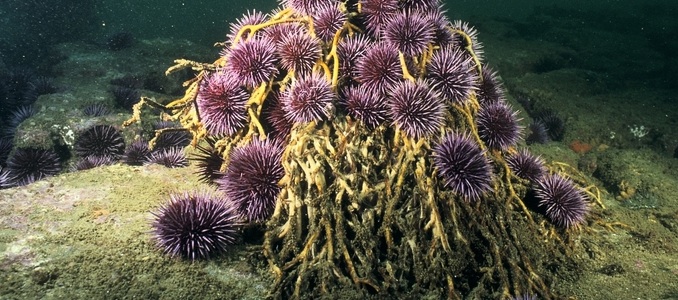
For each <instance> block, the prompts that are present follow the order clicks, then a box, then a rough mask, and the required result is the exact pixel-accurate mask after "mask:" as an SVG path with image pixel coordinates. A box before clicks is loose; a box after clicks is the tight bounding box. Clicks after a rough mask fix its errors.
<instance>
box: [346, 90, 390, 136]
mask: <svg viewBox="0 0 678 300" xmlns="http://www.w3.org/2000/svg"><path fill="white" fill-rule="evenodd" d="M341 103H342V105H344V107H346V110H347V111H348V114H349V115H350V116H352V117H354V118H356V119H357V120H359V121H361V122H363V123H364V124H365V125H367V127H368V128H375V127H377V126H379V125H380V124H382V123H384V122H385V121H386V119H387V118H388V111H389V110H388V107H387V104H386V99H385V97H384V96H383V95H382V94H380V93H379V92H377V91H375V90H373V89H368V88H365V86H363V85H358V86H350V87H347V88H345V89H344V92H343V97H341Z"/></svg>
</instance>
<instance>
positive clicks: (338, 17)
mask: <svg viewBox="0 0 678 300" xmlns="http://www.w3.org/2000/svg"><path fill="white" fill-rule="evenodd" d="M311 17H312V18H313V30H314V31H315V35H316V36H317V37H318V38H320V39H321V40H322V41H324V42H326V43H327V42H331V41H332V39H333V38H334V34H335V33H336V32H337V31H339V29H341V28H342V27H343V26H344V23H345V22H346V19H347V17H346V14H345V13H344V12H342V11H341V10H339V2H337V1H330V2H329V3H326V4H322V5H320V6H318V8H317V9H316V12H314V13H313V14H312V16H311Z"/></svg>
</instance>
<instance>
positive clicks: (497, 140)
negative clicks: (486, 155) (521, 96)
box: [476, 102, 523, 150]
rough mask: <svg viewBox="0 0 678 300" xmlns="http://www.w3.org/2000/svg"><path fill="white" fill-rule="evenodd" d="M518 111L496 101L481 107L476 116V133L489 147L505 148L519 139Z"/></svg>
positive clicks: (520, 129) (520, 128) (520, 127)
mask: <svg viewBox="0 0 678 300" xmlns="http://www.w3.org/2000/svg"><path fill="white" fill-rule="evenodd" d="M519 121H520V119H518V112H517V111H513V109H512V108H511V106H510V105H508V104H506V103H504V102H497V103H494V104H490V105H488V106H485V107H482V108H481V109H480V111H479V112H478V115H477V116H476V123H477V124H478V135H479V136H480V139H482V140H483V142H485V145H487V147H489V148H490V149H495V150H506V149H508V148H509V147H511V146H514V145H515V144H516V143H518V140H520V133H521V131H522V129H523V128H522V126H520V124H519Z"/></svg>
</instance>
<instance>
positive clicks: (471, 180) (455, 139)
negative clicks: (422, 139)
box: [433, 133, 492, 201]
mask: <svg viewBox="0 0 678 300" xmlns="http://www.w3.org/2000/svg"><path fill="white" fill-rule="evenodd" d="M433 164H434V166H435V167H436V169H437V172H438V176H439V177H440V178H442V179H443V181H444V182H445V186H446V187H447V188H450V189H451V190H452V191H453V192H454V193H455V194H457V195H459V197H461V198H462V199H464V200H465V201H477V200H479V199H480V198H481V196H482V195H483V194H484V193H486V192H488V191H490V190H491V189H492V185H491V183H492V170H491V167H490V162H489V160H488V159H487V158H486V157H485V154H484V153H483V151H482V150H481V149H480V147H479V146H478V144H476V143H475V141H473V140H472V139H471V138H470V137H469V136H468V135H460V134H457V133H449V134H448V135H447V136H445V137H444V138H443V140H442V141H441V142H440V143H439V144H438V145H436V146H435V147H434V149H433Z"/></svg>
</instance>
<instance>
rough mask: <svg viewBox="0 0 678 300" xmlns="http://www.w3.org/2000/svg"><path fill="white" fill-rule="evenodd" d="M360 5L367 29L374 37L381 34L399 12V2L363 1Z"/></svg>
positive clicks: (396, 0)
mask: <svg viewBox="0 0 678 300" xmlns="http://www.w3.org/2000/svg"><path fill="white" fill-rule="evenodd" d="M360 4H361V6H362V11H361V12H362V15H363V17H364V21H365V27H367V31H368V32H369V33H370V34H371V35H372V36H374V37H378V36H379V34H381V32H382V31H381V29H382V27H383V26H384V24H386V22H387V21H388V20H389V19H390V18H391V17H392V15H393V14H394V13H396V12H397V11H398V0H363V1H361V2H360Z"/></svg>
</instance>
